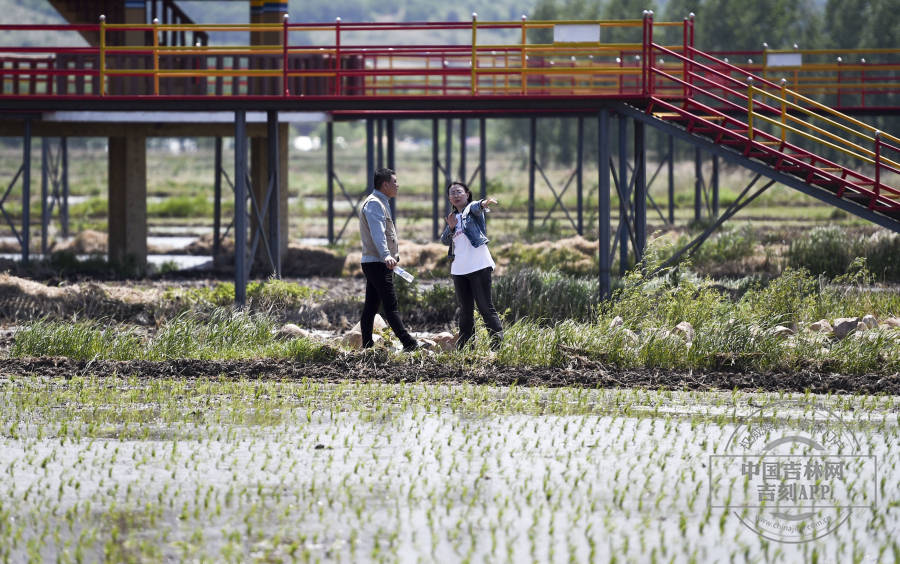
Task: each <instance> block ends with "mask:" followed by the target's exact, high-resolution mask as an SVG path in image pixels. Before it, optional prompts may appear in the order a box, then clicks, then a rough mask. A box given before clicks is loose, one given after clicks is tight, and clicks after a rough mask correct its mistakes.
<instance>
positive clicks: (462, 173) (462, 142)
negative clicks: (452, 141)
mask: <svg viewBox="0 0 900 564" xmlns="http://www.w3.org/2000/svg"><path fill="white" fill-rule="evenodd" d="M468 177H469V176H468V175H467V174H466V118H460V119H459V179H460V180H461V181H463V182H467V179H468Z"/></svg>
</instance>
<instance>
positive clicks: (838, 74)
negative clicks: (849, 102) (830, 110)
mask: <svg viewBox="0 0 900 564" xmlns="http://www.w3.org/2000/svg"><path fill="white" fill-rule="evenodd" d="M843 62H844V59H842V58H841V57H838V58H837V67H838V70H837V83H838V86H837V103H836V104H835V105H836V106H837V109H838V110H839V109H841V63H843Z"/></svg>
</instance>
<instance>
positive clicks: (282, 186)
mask: <svg viewBox="0 0 900 564" xmlns="http://www.w3.org/2000/svg"><path fill="white" fill-rule="evenodd" d="M288 127H289V125H288V124H287V123H279V124H278V147H279V151H278V181H279V182H278V198H279V199H278V226H279V231H278V241H279V246H280V248H281V258H282V259H284V256H285V253H286V252H287V244H288ZM250 186H251V188H252V190H253V198H254V199H255V200H256V203H257V204H258V205H259V206H260V207H261V208H265V207H266V205H265V201H266V200H265V198H266V193H267V192H268V189H269V143H268V140H267V139H266V138H265V137H253V138H251V140H250ZM259 213H261V212H259ZM271 219H272V218H271V217H270V214H269V210H267V212H266V215H265V216H263V217H262V221H263V226H264V227H263V229H264V230H266V233H267V235H266V236H267V237H268V225H269V222H270V221H271ZM258 225H259V222H258V219H257V211H256V210H253V211H252V212H251V222H250V226H251V231H250V233H251V239H252V236H253V234H255V233H256V229H257V226H258ZM268 260H269V259H268V257H267V255H266V249H265V248H264V247H263V242H262V241H260V242H259V244H258V245H257V247H256V257H255V259H254V262H253V264H254V265H256V266H259V265H265V266H266V267H268V266H269V264H268Z"/></svg>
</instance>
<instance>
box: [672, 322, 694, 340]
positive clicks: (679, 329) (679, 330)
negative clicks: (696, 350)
mask: <svg viewBox="0 0 900 564" xmlns="http://www.w3.org/2000/svg"><path fill="white" fill-rule="evenodd" d="M672 333H673V334H675V335H678V336H680V337H681V338H682V339H684V341H685V342H686V343H693V342H694V326H693V325H691V324H690V323H688V322H687V321H682V322H681V323H679V324H678V325H676V326H675V328H674V329H672Z"/></svg>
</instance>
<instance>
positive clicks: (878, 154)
mask: <svg viewBox="0 0 900 564" xmlns="http://www.w3.org/2000/svg"><path fill="white" fill-rule="evenodd" d="M880 196H881V132H880V131H876V132H875V197H874V198H872V199H871V200H869V209H873V208H874V207H875V201H876V200H877V199H878V198H879V197H880Z"/></svg>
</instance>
